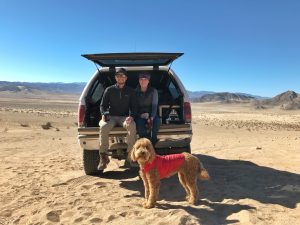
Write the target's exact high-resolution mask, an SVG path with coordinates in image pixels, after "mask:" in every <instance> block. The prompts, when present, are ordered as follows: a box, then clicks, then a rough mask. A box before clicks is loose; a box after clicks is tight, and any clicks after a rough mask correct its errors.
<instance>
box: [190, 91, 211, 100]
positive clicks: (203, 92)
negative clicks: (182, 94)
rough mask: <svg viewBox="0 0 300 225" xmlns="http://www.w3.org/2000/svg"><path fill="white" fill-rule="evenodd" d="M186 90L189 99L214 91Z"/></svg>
mask: <svg viewBox="0 0 300 225" xmlns="http://www.w3.org/2000/svg"><path fill="white" fill-rule="evenodd" d="M187 92H188V95H189V97H190V98H191V99H193V98H200V97H201V96H203V95H207V94H213V93H215V92H212V91H187Z"/></svg>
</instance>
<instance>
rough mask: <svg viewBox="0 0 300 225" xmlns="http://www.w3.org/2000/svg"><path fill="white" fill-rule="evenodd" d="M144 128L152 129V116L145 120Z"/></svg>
mask: <svg viewBox="0 0 300 225" xmlns="http://www.w3.org/2000/svg"><path fill="white" fill-rule="evenodd" d="M145 125H146V129H147V130H151V129H152V126H153V118H149V119H147V122H146V124H145Z"/></svg>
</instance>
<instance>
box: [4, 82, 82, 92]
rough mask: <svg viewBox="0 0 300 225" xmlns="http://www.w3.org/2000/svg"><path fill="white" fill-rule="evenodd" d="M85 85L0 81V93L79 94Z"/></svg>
mask: <svg viewBox="0 0 300 225" xmlns="http://www.w3.org/2000/svg"><path fill="white" fill-rule="evenodd" d="M85 85H86V83H31V82H8V81H0V91H2V92H3V91H9V92H13V93H18V92H23V93H35V92H36V93H39V92H49V93H56V94H76V95H79V94H81V92H82V90H83V88H84V87H85Z"/></svg>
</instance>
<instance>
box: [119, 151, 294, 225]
mask: <svg viewBox="0 0 300 225" xmlns="http://www.w3.org/2000/svg"><path fill="white" fill-rule="evenodd" d="M196 156H197V157H198V158H200V159H201V161H202V163H203V164H204V166H205V168H206V169H207V170H208V172H209V174H210V176H211V180H210V181H198V187H199V199H202V200H200V201H199V205H206V206H207V207H209V209H207V208H201V209H199V208H197V207H191V206H187V204H186V203H185V204H183V205H182V206H178V205H171V204H161V203H160V202H158V204H157V207H158V208H161V209H184V210H186V211H187V212H188V213H189V214H191V215H193V216H195V217H196V218H198V219H199V222H201V224H202V223H203V224H228V223H233V222H238V221H228V220H226V218H227V217H228V216H229V215H231V214H233V213H237V212H239V211H241V210H251V209H255V208H254V207H253V206H250V205H242V204H233V203H230V204H226V203H224V202H223V200H225V199H233V200H240V199H247V198H248V199H253V200H256V201H259V202H261V203H265V204H278V205H281V206H284V207H287V208H295V207H296V204H297V203H299V202H300V193H299V191H300V174H295V173H291V172H286V171H280V170H276V169H273V168H269V167H264V166H259V165H256V164H254V163H252V162H249V161H242V160H226V159H218V158H215V157H212V156H207V155H196ZM120 185H121V187H123V188H127V189H130V190H134V191H137V192H138V193H140V194H137V193H136V194H134V197H138V196H140V197H141V198H142V197H143V196H144V194H143V192H144V187H143V183H142V181H141V180H139V181H126V180H122V181H121V184H120ZM126 197H133V196H132V195H128V196H126ZM184 198H185V191H184V189H183V188H182V187H181V185H180V183H179V181H178V178H177V176H176V175H175V176H173V177H171V178H168V179H164V180H162V181H161V187H160V200H162V199H164V200H166V201H170V202H172V201H177V202H178V201H179V202H181V201H182V202H184ZM204 199H207V200H204Z"/></svg>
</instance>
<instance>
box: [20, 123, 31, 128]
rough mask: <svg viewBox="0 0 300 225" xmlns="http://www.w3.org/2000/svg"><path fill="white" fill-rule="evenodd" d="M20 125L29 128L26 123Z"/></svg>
mask: <svg viewBox="0 0 300 225" xmlns="http://www.w3.org/2000/svg"><path fill="white" fill-rule="evenodd" d="M20 125H21V127H29V125H28V124H25V123H21V124H20Z"/></svg>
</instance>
